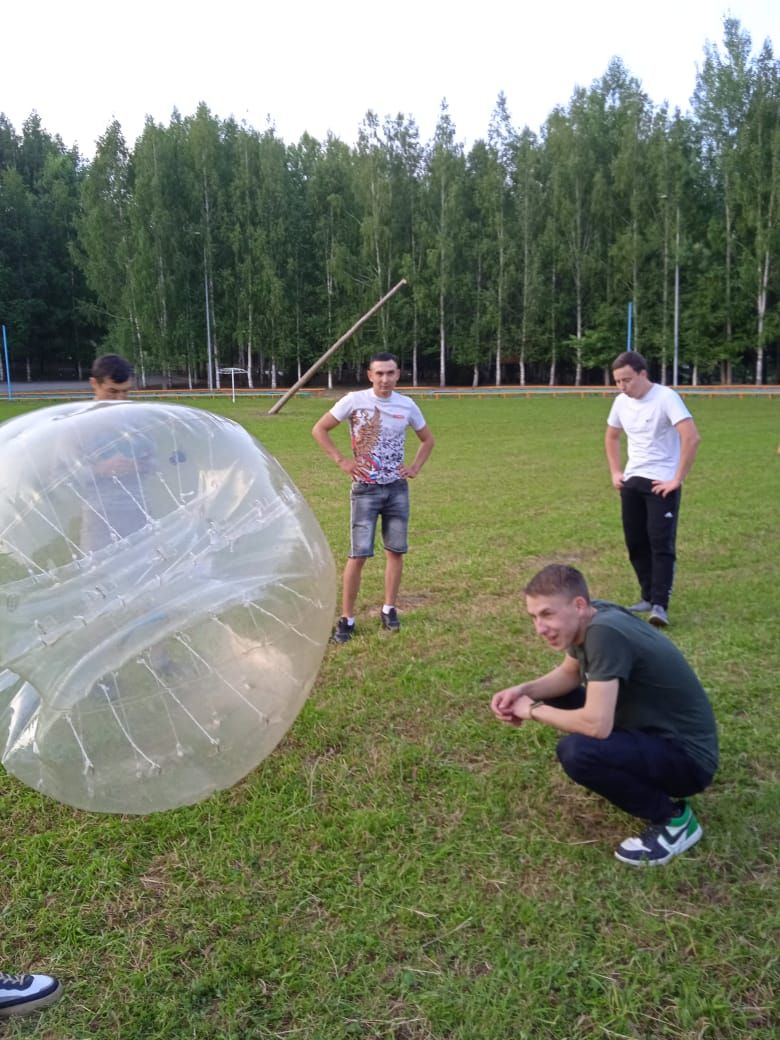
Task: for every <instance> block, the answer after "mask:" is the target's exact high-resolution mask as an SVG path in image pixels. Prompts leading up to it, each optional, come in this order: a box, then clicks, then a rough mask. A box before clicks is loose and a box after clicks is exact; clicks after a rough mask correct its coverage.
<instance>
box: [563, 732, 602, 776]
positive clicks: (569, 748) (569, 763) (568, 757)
mask: <svg viewBox="0 0 780 1040" xmlns="http://www.w3.org/2000/svg"><path fill="white" fill-rule="evenodd" d="M600 744H603V741H600V740H597V739H596V738H595V737H586V736H584V735H583V734H582V733H569V734H568V735H567V736H565V737H561V739H560V740H559V741H558V746H557V747H556V749H555V750H556V754H557V756H558V761H559V762H560V763H561V766H562V767H563V771H564V773H566V775H567V776H568V777H570V778H571V779H572V780H574V781H577V782H582V780H583V779H585V778H586V777H587V776H588V775H589V774H590V771H591V769H592V767H593V764H594V763H595V762H596V761H598V759H599V755H598V750H599V745H600Z"/></svg>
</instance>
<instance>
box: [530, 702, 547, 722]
mask: <svg viewBox="0 0 780 1040" xmlns="http://www.w3.org/2000/svg"><path fill="white" fill-rule="evenodd" d="M540 704H544V701H531V707H530V708H529V709H528V718H529V719H534V708H538V707H539V705H540ZM537 721H538V720H537V719H534V722H537Z"/></svg>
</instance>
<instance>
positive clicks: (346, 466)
mask: <svg viewBox="0 0 780 1040" xmlns="http://www.w3.org/2000/svg"><path fill="white" fill-rule="evenodd" d="M338 425H339V420H338V419H337V418H336V417H335V416H334V415H331V413H330V412H325V414H324V415H323V416H322V418H321V419H318V420H317V422H316V423H315V424H314V426H312V430H311V435H312V437H313V438H314V439H315V441H316V442H317V444H319V446H320V447H321V448H322V450H323V451H324V452H325V454H326V455H327V456H328V458H329V459H332V460H333V462H335V463H336V465H337V466H338V467H339V469H340V470H341V471H342V472H344V473H346V474H347V476H348V477H352V479H353V480H354V479H355V478H359V477H361V476H363V475H364V469H363V467H362V466H361V464H360V463H359V462H358V461H357V459H354V458H347V456H346V455H342V453H341V452H340V451H339V449H338V448H337V447H336V445H335V444H334V443H333V439H332V438H331V436H330V431H331V430H335V428H336V427H337V426H338Z"/></svg>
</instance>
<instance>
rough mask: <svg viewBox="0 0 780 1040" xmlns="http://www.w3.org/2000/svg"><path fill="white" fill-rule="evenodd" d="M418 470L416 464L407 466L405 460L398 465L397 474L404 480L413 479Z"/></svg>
mask: <svg viewBox="0 0 780 1040" xmlns="http://www.w3.org/2000/svg"><path fill="white" fill-rule="evenodd" d="M419 472H420V471H419V469H418V468H417V467H416V466H407V465H406V463H405V462H404V463H401V465H400V466H399V467H398V476H399V477H403V478H404V479H405V480H414V478H415V477H416V476H417V474H418V473H419Z"/></svg>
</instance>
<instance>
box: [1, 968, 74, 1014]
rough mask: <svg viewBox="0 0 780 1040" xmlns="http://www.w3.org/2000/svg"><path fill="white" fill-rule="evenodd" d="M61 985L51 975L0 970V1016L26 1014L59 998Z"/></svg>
mask: <svg viewBox="0 0 780 1040" xmlns="http://www.w3.org/2000/svg"><path fill="white" fill-rule="evenodd" d="M61 992H62V987H61V986H60V984H59V982H58V981H57V979H55V978H54V976H53V975H8V974H7V973H6V972H4V971H0V1018H11V1017H12V1016H15V1015H28V1014H29V1013H30V1012H31V1011H38V1009H39V1008H43V1007H48V1005H49V1004H53V1003H54V1001H55V1000H59V997H60V993H61Z"/></svg>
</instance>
